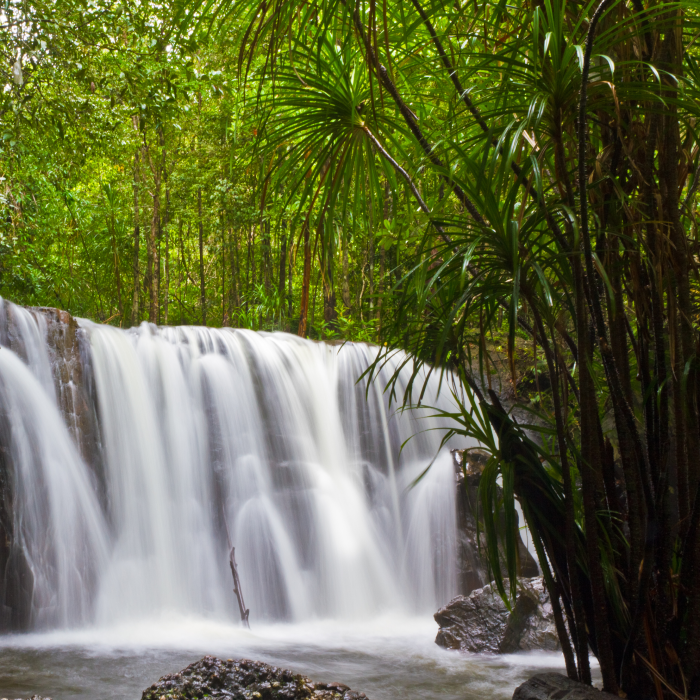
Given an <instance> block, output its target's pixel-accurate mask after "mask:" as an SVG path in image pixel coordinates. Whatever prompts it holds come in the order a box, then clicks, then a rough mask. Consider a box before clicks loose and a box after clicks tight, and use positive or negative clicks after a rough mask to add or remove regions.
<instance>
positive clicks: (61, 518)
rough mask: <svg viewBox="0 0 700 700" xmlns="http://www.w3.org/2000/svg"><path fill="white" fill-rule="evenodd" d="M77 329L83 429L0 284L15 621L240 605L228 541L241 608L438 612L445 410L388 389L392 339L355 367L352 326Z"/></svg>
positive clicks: (448, 490)
mask: <svg viewBox="0 0 700 700" xmlns="http://www.w3.org/2000/svg"><path fill="white" fill-rule="evenodd" d="M76 329H77V326H76ZM73 333H74V335H75V339H74V346H75V347H78V345H79V346H80V348H81V349H80V353H79V354H80V358H79V359H80V363H81V367H82V369H81V374H80V380H79V382H78V380H75V381H74V382H73V383H74V384H75V383H80V382H82V383H83V384H84V385H85V386H83V387H82V388H80V387H78V389H80V391H82V394H81V396H83V397H87V398H85V400H84V401H83V403H82V404H80V402H79V401H77V400H76V401H74V402H73V405H79V404H80V405H83V410H87V411H92V412H93V413H94V415H95V418H96V426H97V427H96V429H95V435H96V436H97V437H94V439H93V442H94V445H93V447H91V448H90V449H86V448H85V446H84V445H82V444H81V434H80V429H79V426H80V425H83V424H86V421H84V420H82V419H81V420H82V422H81V420H78V419H76V417H75V416H73V417H72V418H70V417H69V416H68V417H67V416H66V415H65V414H66V410H65V407H62V405H61V400H60V396H61V391H60V389H61V386H60V383H61V379H60V376H59V375H60V372H57V370H56V363H57V359H56V357H55V355H56V352H55V350H53V349H52V348H51V347H50V345H51V343H50V339H49V337H48V336H49V335H50V333H49V331H48V330H47V324H46V321H45V319H44V313H43V312H42V310H27V309H22V308H20V307H17V306H14V305H12V304H9V303H7V302H2V301H1V300H0V345H2V346H3V347H2V349H0V391H1V392H2V393H1V394H0V448H1V449H0V477H2V484H0V486H1V487H2V489H3V494H4V495H5V506H4V509H3V508H0V526H1V527H2V528H4V530H5V542H6V545H7V546H6V547H5V549H4V550H3V549H2V547H1V546H0V564H5V570H6V571H9V570H12V571H16V572H17V573H16V575H15V576H14V579H12V580H9V579H8V576H7V575H6V576H5V582H4V584H2V585H3V586H4V589H3V591H0V593H2V594H3V595H4V600H3V602H4V605H3V606H2V608H3V609H4V610H6V611H8V610H9V611H12V610H16V609H19V608H21V607H22V606H21V605H20V603H19V602H18V601H19V600H20V599H24V600H25V603H24V606H25V607H27V608H28V612H27V613H26V615H25V617H26V620H25V624H24V626H25V627H26V626H28V627H34V628H37V627H42V628H51V627H53V628H56V627H67V626H82V625H85V624H89V623H90V624H98V625H109V624H115V623H120V622H125V621H129V620H135V619H142V618H144V617H151V616H159V615H168V614H172V613H176V614H183V615H196V616H204V617H211V618H214V619H230V620H231V621H234V620H235V619H236V618H237V615H238V613H237V604H236V600H235V598H234V596H233V593H232V591H231V588H232V582H231V574H230V571H229V568H228V551H229V543H230V544H231V545H233V546H235V548H236V559H237V561H238V567H239V573H240V578H241V583H242V589H243V593H244V595H245V599H246V605H247V606H248V607H249V608H250V610H251V613H250V619H251V622H252V623H253V624H254V623H255V622H256V621H260V620H271V621H303V620H307V619H310V618H336V619H340V618H342V619H362V618H367V617H370V616H372V615H374V614H376V613H378V612H382V611H387V610H396V611H398V612H401V613H419V612H433V611H434V610H435V609H436V608H437V607H438V606H439V605H441V604H444V603H445V602H447V601H448V600H449V599H450V598H451V597H452V596H453V595H455V594H456V593H457V592H458V591H457V586H458V572H457V555H456V549H457V532H456V530H457V515H456V506H455V477H454V469H453V465H452V460H451V457H450V455H449V452H447V450H446V449H443V450H442V451H441V452H440V453H439V455H438V450H439V447H440V441H441V439H442V434H443V433H442V432H441V431H440V430H437V428H440V426H441V424H440V423H439V422H438V421H437V420H436V419H435V418H432V417H430V413H431V412H430V410H429V409H426V408H422V409H413V410H408V411H403V412H402V411H399V410H397V406H396V403H395V402H394V403H393V404H392V405H390V403H389V397H388V394H387V393H386V392H384V387H385V385H386V384H387V381H388V379H389V377H390V376H391V375H392V374H393V373H394V372H395V371H397V369H398V368H399V367H400V366H401V364H402V363H403V362H404V361H405V360H406V356H405V355H403V354H402V353H397V354H396V355H395V356H394V358H393V359H392V360H391V361H390V362H389V363H388V365H387V366H386V367H384V369H382V371H381V372H380V376H379V378H378V379H377V381H375V382H372V383H371V384H369V386H368V385H367V383H366V382H365V381H364V380H363V381H360V382H359V383H358V381H357V380H358V378H359V377H360V375H361V374H362V373H363V372H364V370H365V369H366V368H367V367H368V366H369V365H370V364H371V362H372V360H373V359H374V356H375V353H376V352H377V348H375V347H372V346H368V345H365V344H354V343H345V344H343V345H340V344H338V345H334V344H326V343H320V342H312V341H308V340H303V339H300V338H298V337H296V336H292V335H288V334H284V333H262V332H260V333H256V332H252V331H247V330H233V329H211V328H198V327H177V328H157V327H155V326H153V325H150V324H146V323H143V324H142V325H141V326H140V327H139V328H133V329H129V330H121V329H117V328H113V327H109V326H102V325H98V324H94V323H90V322H87V321H84V322H81V323H80V328H79V329H77V330H75V329H74V331H73ZM63 335H64V336H65V333H64V334H63ZM62 337H63V336H62ZM71 338H72V336H71ZM71 342H73V341H71ZM65 344H66V343H65V342H64V345H65ZM75 347H74V349H73V352H74V353H77V350H75ZM63 352H64V353H65V352H66V351H65V348H64V350H63ZM409 377H410V370H409V369H408V367H405V368H403V369H401V370H400V372H399V380H398V385H397V392H398V395H399V396H401V393H400V392H401V391H402V390H403V389H404V388H405V387H406V385H407V381H408V378H409ZM56 382H58V384H59V387H58V388H59V391H56V388H55V383H56ZM438 387H439V380H438V379H437V378H435V377H430V378H429V379H428V384H427V390H426V392H425V395H424V397H423V403H424V404H426V405H428V406H430V405H432V406H435V405H441V406H443V407H446V406H449V405H450V401H451V398H450V391H449V387H447V386H445V385H444V384H443V386H442V390H441V391H440V392H439V394H438ZM76 391H77V389H76V387H73V393H74V394H75V392H76ZM81 400H82V399H81ZM85 405H87V406H88V408H85ZM78 418H80V416H78ZM75 426H78V428H76V427H75ZM412 436H413V437H412ZM409 438H411V439H409ZM76 440H77V444H76ZM402 445H403V449H402ZM436 455H438V456H437V458H436ZM434 458H435V459H434ZM433 459H434V462H433V464H432V466H431V468H430V469H429V470H428V471H427V473H425V475H424V477H423V478H422V479H421V480H419V481H418V483H417V484H415V485H414V482H415V480H416V478H417V477H418V476H420V475H421V474H422V473H423V472H424V471H425V469H426V467H427V466H428V465H429V464H430V463H431V462H432V461H433ZM8 494H11V498H10V501H8ZM8 543H9V544H8ZM0 544H1V543H0ZM13 557H14V559H15V560H17V561H18V562H19V563H18V564H16V565H13V566H9V567H8V566H7V562H8V561H10V560H12V558H13ZM10 578H12V577H10ZM8 581H9V582H8ZM22 596H24V598H22ZM13 614H14V613H13ZM7 615H10V613H9V612H8V613H7ZM21 617H22V616H21V615H20V618H21ZM15 618H17V615H16V614H15ZM9 624H10V623H9V622H8V620H6V619H0V626H3V627H4V628H7V627H8V626H9ZM13 624H14V625H15V626H20V627H21V626H22V623H21V622H17V621H15V623H13Z"/></svg>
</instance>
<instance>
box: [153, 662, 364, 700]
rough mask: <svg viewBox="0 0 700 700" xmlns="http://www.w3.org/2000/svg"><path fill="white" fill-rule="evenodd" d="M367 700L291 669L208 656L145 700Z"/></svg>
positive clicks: (156, 688)
mask: <svg viewBox="0 0 700 700" xmlns="http://www.w3.org/2000/svg"><path fill="white" fill-rule="evenodd" d="M205 697H211V698H222V699H224V698H226V699H228V700H257V699H259V700H367V696H366V695H365V694H364V693H359V692H356V691H353V690H350V688H348V686H346V685H343V684H342V683H314V682H313V681H312V680H311V679H309V678H306V677H305V676H302V675H299V674H297V673H294V672H293V671H288V670H287V669H283V668H277V667H276V666H269V665H268V664H265V663H262V662H261V661H250V660H248V659H238V660H235V661H234V660H232V659H228V660H227V661H223V660H221V659H217V658H215V657H213V656H205V657H204V658H203V659H201V660H200V661H197V662H196V663H193V664H190V665H189V666H188V667H187V668H186V669H184V670H182V671H180V672H179V673H171V674H169V675H167V676H163V677H162V678H161V679H160V680H159V681H158V682H157V683H154V684H153V685H152V686H151V687H150V688H147V689H146V690H144V691H143V695H142V696H141V700H199V699H200V698H205Z"/></svg>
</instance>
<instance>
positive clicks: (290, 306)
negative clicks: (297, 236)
mask: <svg viewBox="0 0 700 700" xmlns="http://www.w3.org/2000/svg"><path fill="white" fill-rule="evenodd" d="M293 245H294V231H293V230H292V229H291V227H290V229H289V255H288V256H287V257H288V266H289V277H288V278H287V318H288V319H289V320H290V322H291V319H292V311H293V301H294V299H293V297H292V283H293V277H294V256H293V255H292V250H293Z"/></svg>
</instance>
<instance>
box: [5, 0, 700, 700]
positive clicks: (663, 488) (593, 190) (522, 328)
mask: <svg viewBox="0 0 700 700" xmlns="http://www.w3.org/2000/svg"><path fill="white" fill-rule="evenodd" d="M698 9H699V8H698V7H697V5H694V4H685V3H676V2H665V3H654V2H651V1H650V2H648V3H647V4H645V3H644V2H643V0H630V1H629V2H622V1H620V0H602V2H600V1H598V2H592V3H577V2H566V1H565V0H544V1H543V2H540V1H538V0H535V1H533V2H530V1H529V0H513V3H512V4H506V3H505V2H500V1H498V2H496V1H495V0H489V1H486V2H483V3H476V2H475V3H469V2H459V1H458V2H450V3H446V2H441V0H424V2H421V0H410V2H408V1H406V2H396V3H387V2H384V3H377V2H375V0H369V1H368V2H358V3H355V4H350V3H347V2H346V0H309V2H307V3H306V4H303V5H301V4H298V3H294V2H289V1H287V0H261V1H259V2H256V1H254V0H241V1H240V2H235V3H234V2H232V1H230V0H206V1H197V0H190V1H189V2H184V1H183V2H181V3H174V4H166V5H163V6H152V5H151V6H145V5H144V6H138V5H132V4H129V3H123V4H120V3H119V2H115V3H110V2H106V1H103V0H99V1H96V2H92V1H91V2H87V3H82V2H77V1H76V2H70V1H67V2H58V3H55V4H47V5H45V6H44V5H42V4H41V3H36V2H33V3H32V2H26V3H20V2H18V3H16V4H12V3H10V4H9V5H8V6H7V9H6V10H5V15H4V16H3V22H4V25H3V32H4V36H3V39H4V41H3V44H2V49H1V50H2V52H3V62H2V65H3V70H5V72H6V77H5V83H6V87H5V90H4V93H3V97H2V100H3V104H2V110H3V117H2V118H3V135H2V139H3V150H2V154H1V155H0V158H2V169H3V173H2V176H3V188H4V194H3V213H4V216H3V218H2V222H0V227H1V228H0V236H2V238H1V239H0V246H1V248H0V265H1V268H0V272H1V274H2V277H1V278H0V292H1V293H2V294H3V295H7V296H9V297H11V298H13V300H15V301H19V302H24V303H41V304H52V305H59V306H63V307H66V308H68V309H69V310H71V311H73V312H74V313H78V314H82V315H86V316H92V317H95V318H98V319H102V320H105V321H109V322H112V323H121V324H122V325H129V324H133V323H137V322H138V321H140V320H143V319H147V320H150V321H152V322H160V323H175V322H177V323H193V322H207V323H209V324H211V325H218V324H222V325H235V326H245V327H252V328H268V329H274V328H286V329H289V330H292V331H293V332H298V333H299V334H300V335H311V336H314V337H330V336H333V335H339V336H342V337H347V338H366V339H376V340H380V341H381V342H382V343H386V344H387V346H386V347H387V348H391V347H396V346H401V347H404V348H407V349H409V350H411V351H412V352H413V353H414V356H415V357H417V358H418V360H419V361H421V362H429V363H431V364H432V365H434V366H436V367H440V368H449V369H451V370H453V371H454V372H455V373H456V374H458V375H459V376H460V377H461V379H462V381H463V383H464V384H465V385H466V386H468V387H470V391H469V393H468V396H467V398H466V399H465V400H464V404H463V408H462V410H461V411H460V412H459V413H457V414H455V415H454V418H455V420H456V425H457V428H456V431H457V432H458V433H459V434H463V435H471V436H475V437H478V438H479V439H480V441H481V443H482V444H483V445H484V446H486V447H487V448H489V449H490V450H491V453H492V455H493V457H492V459H491V460H490V461H489V463H488V465H487V467H486V471H485V478H483V479H482V486H481V496H482V505H483V506H484V507H483V509H482V510H483V524H484V527H485V528H486V532H487V535H488V536H489V540H490V542H491V544H492V545H493V546H492V547H491V548H490V550H489V551H490V554H491V555H492V556H491V559H492V565H493V568H494V576H495V577H496V580H497V582H499V585H500V586H501V590H502V593H503V595H504V596H506V595H507V594H508V593H509V591H505V590H503V586H502V573H505V571H502V569H503V567H505V569H506V570H507V571H510V572H512V571H513V570H514V568H515V565H516V562H515V556H516V554H515V552H516V550H515V547H514V545H513V534H514V533H513V529H514V519H512V518H511V519H510V521H509V522H510V523H511V527H510V530H508V533H507V535H506V541H505V551H506V553H507V556H506V561H505V562H501V561H500V560H499V555H498V548H497V547H496V542H495V540H496V538H497V528H496V527H495V524H494V522H493V517H492V513H493V511H494V510H495V505H496V501H497V500H498V499H499V498H501V496H500V495H499V494H500V493H502V494H503V495H502V498H503V500H504V501H505V504H506V513H509V514H510V515H512V513H513V510H512V504H513V500H514V498H517V499H518V500H519V501H520V503H521V505H522V507H523V511H524V513H525V517H526V519H527V522H528V525H529V527H530V530H531V532H532V533H533V537H534V541H535V543H536V546H537V547H538V554H539V559H540V565H541V567H542V569H543V571H544V575H545V580H546V583H547V586H548V588H549V590H550V593H551V596H552V601H553V605H554V612H555V617H556V619H557V624H558V629H559V633H560V638H561V640H562V643H563V647H564V651H565V657H566V662H567V670H568V672H569V674H570V675H571V676H572V677H574V678H579V679H581V680H583V681H587V682H589V681H590V666H589V661H588V653H587V650H588V648H589V647H590V648H591V649H592V651H593V653H594V654H595V655H596V656H597V658H598V660H599V662H600V667H601V671H602V675H603V681H604V685H605V688H606V689H607V690H609V691H611V692H614V693H619V694H621V695H625V694H627V695H629V696H631V697H648V696H651V695H654V696H656V697H657V698H663V697H668V698H671V697H676V698H688V697H692V696H698V695H700V464H699V463H698V455H700V367H699V366H698V348H700V334H699V330H700V327H699V323H698V298H697V270H698V220H697V215H698V212H697V202H698V194H697V193H698V183H699V181H700V141H699V139H698V116H699V115H698V112H700V100H699V97H700V95H699V94H698V85H699V82H700V80H699V79H700V74H699V69H698V64H697V58H698V54H699V53H700V48H699V46H698V41H697V37H698V31H699V29H700V27H699V23H698ZM524 345H527V346H528V348H531V350H530V352H531V353H532V355H531V357H532V369H533V372H534V379H533V381H534V386H535V388H536V391H535V392H534V395H533V396H531V398H532V399H533V400H532V401H530V402H529V403H528V404H527V405H526V408H528V409H529V410H530V411H531V413H532V416H533V420H532V423H533V425H534V426H535V427H534V428H533V429H534V430H535V432H536V433H537V434H538V437H537V439H534V440H533V439H531V438H532V436H533V432H532V431H531V432H530V433H528V434H526V433H525V432H524V431H523V428H522V426H520V425H518V424H517V423H516V422H514V421H513V419H512V418H511V417H510V416H509V415H507V412H506V410H505V409H504V406H503V399H502V395H501V396H499V394H497V393H496V392H495V391H493V390H492V388H496V385H495V384H494V382H496V383H499V382H500V384H499V386H501V385H502V383H503V382H504V381H505V380H506V377H507V375H509V374H510V375H512V383H513V386H511V392H514V391H517V387H516V386H515V378H516V377H515V374H516V355H517V352H519V351H522V348H523V346H524ZM501 349H502V352H501ZM387 352H390V350H387ZM380 362H381V358H379V359H378V363H380ZM502 364H504V365H505V371H504V370H503V369H502V368H501V365H502ZM501 388H502V386H501ZM418 391H419V387H416V392H414V394H413V397H412V398H413V399H414V400H415V399H416V398H417V392H418ZM398 398H399V399H400V398H401V397H398ZM524 405H525V404H524ZM528 435H529V436H530V437H528ZM499 480H500V482H501V483H502V486H503V489H502V491H500V490H498V489H496V488H495V486H496V483H497V482H498V481H499ZM513 581H514V577H513V576H511V582H513ZM510 593H512V591H510ZM567 629H568V634H567ZM569 637H570V639H571V642H569Z"/></svg>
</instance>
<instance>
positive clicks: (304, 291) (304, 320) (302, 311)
mask: <svg viewBox="0 0 700 700" xmlns="http://www.w3.org/2000/svg"><path fill="white" fill-rule="evenodd" d="M303 233H304V276H303V278H302V283H301V304H300V307H299V329H298V331H297V335H299V336H301V337H302V338H306V336H307V334H308V315H309V284H310V282H311V244H310V242H309V239H310V232H309V220H308V219H306V220H305V221H304V229H303Z"/></svg>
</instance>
